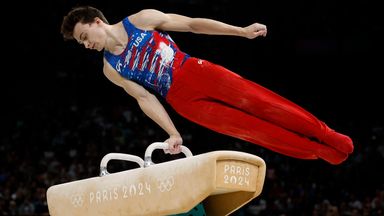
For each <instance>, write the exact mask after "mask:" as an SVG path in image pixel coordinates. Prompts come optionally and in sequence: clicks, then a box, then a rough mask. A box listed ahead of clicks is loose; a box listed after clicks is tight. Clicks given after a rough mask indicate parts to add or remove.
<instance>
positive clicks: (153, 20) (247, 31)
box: [130, 9, 267, 39]
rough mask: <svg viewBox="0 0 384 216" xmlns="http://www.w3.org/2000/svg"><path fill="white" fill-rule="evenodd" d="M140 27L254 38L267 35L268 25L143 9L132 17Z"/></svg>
mask: <svg viewBox="0 0 384 216" xmlns="http://www.w3.org/2000/svg"><path fill="white" fill-rule="evenodd" d="M130 20H131V21H132V22H133V23H134V24H135V25H136V26H137V27H139V28H142V29H147V30H154V29H158V30H162V31H179V32H192V33H196V34H208V35H230V36H240V37H245V38H249V39H253V38H256V37H259V36H264V37H265V36H266V35H267V26H266V25H264V24H261V23H253V24H251V25H248V26H246V27H239V26H234V25H230V24H227V23H224V22H221V21H217V20H213V19H207V18H191V17H187V16H183V15H179V14H173V13H167V14H166V13H163V12H161V11H158V10H154V9H145V10H142V11H140V12H138V13H136V14H134V15H132V16H131V17H130Z"/></svg>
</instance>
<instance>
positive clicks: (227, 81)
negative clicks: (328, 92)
mask: <svg viewBox="0 0 384 216" xmlns="http://www.w3.org/2000/svg"><path fill="white" fill-rule="evenodd" d="M166 31H179V32H193V33H197V34H212V35H232V36H240V37H244V38H249V39H254V38H256V37H260V36H263V37H265V36H266V35H267V27H266V26H265V25H263V24H260V23H254V24H251V25H249V26H246V27H238V26H233V25H230V24H226V23H223V22H220V21H216V20H212V19H204V18H190V17H186V16H182V15H178V14H165V13H163V12H161V11H158V10H154V9H145V10H141V11H139V12H138V13H135V14H132V15H130V16H128V17H126V18H125V19H123V20H122V21H121V22H118V23H116V24H113V25H111V24H109V23H108V21H107V19H106V18H105V17H104V15H103V13H102V12H101V11H100V10H98V9H96V8H93V7H90V6H84V7H77V8H74V9H72V10H71V11H70V12H69V13H68V15H67V16H65V17H64V19H63V23H62V27H61V32H62V34H63V36H64V38H65V39H74V40H76V41H77V42H79V43H80V44H83V45H84V46H85V48H88V49H95V50H97V51H104V74H105V76H106V77H107V78H108V79H109V80H110V81H112V82H113V83H114V84H116V85H118V86H120V87H122V88H123V89H124V90H125V91H126V92H127V93H128V94H129V95H131V96H132V97H134V98H135V99H136V100H137V102H138V104H139V106H140V107H141V109H142V110H143V112H144V113H145V114H146V115H147V116H149V117H150V118H151V119H152V120H153V121H155V122H156V123H157V124H158V125H159V126H161V127H162V128H163V129H164V130H165V131H166V132H167V133H168V134H169V139H167V140H166V141H165V142H167V143H168V144H169V151H170V153H172V154H173V153H178V152H180V145H182V138H181V136H180V133H179V132H178V131H177V129H176V128H175V126H174V124H173V123H172V121H171V119H170V118H169V115H168V114H167V112H166V111H165V109H164V107H163V106H162V104H161V103H160V102H159V101H158V99H157V98H156V97H155V96H154V95H153V94H151V93H150V92H149V91H148V90H147V89H148V88H149V89H152V90H154V91H155V92H157V93H158V94H159V95H160V96H162V97H164V98H165V100H166V101H167V102H168V103H169V104H170V105H171V106H172V107H173V108H174V109H175V111H176V112H178V113H179V114H180V115H182V116H184V117H185V118H187V119H189V120H191V121H193V122H195V123H197V124H200V125H202V126H205V127H207V128H210V129H212V130H214V131H216V132H219V133H222V134H226V135H229V136H233V137H237V138H239V139H242V140H246V141H248V142H251V143H254V144H258V145H261V146H264V147H266V148H268V149H271V150H273V151H276V152H279V153H281V154H284V155H288V156H291V157H295V158H301V159H317V158H322V159H324V160H326V161H328V162H329V163H331V164H340V163H342V162H343V161H344V160H346V158H347V157H348V155H349V154H350V153H352V151H353V143H352V140H351V139H350V138H349V137H348V136H345V135H343V134H340V133H337V132H335V131H334V130H332V129H330V128H329V127H328V126H327V125H326V124H325V123H324V122H322V121H320V120H318V119H317V118H316V117H315V116H313V115H312V114H310V113H309V112H307V111H306V110H304V109H303V108H301V107H299V106H298V105H296V104H294V103H292V102H290V101H288V100H287V99H285V98H283V97H281V96H279V95H277V94H275V93H273V92H272V91H270V90H268V89H265V88H264V87H262V86H260V85H258V84H256V83H254V82H251V81H249V80H246V79H244V78H242V77H241V76H239V75H237V74H235V73H233V72H231V71H229V70H228V69H226V68H224V67H222V66H219V65H216V64H214V63H211V62H209V61H206V60H202V59H198V58H195V57H191V56H189V55H188V54H186V53H184V52H183V51H181V50H180V49H179V48H178V47H177V45H176V44H175V42H174V41H173V40H172V39H171V37H170V36H169V35H168V34H167V33H166Z"/></svg>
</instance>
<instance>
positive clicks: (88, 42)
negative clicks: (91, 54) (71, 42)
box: [73, 20, 107, 51]
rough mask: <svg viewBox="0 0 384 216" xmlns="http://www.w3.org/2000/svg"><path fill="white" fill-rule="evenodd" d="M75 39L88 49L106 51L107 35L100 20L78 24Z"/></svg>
mask: <svg viewBox="0 0 384 216" xmlns="http://www.w3.org/2000/svg"><path fill="white" fill-rule="evenodd" d="M73 37H74V38H75V40H77V42H79V43H80V44H84V47H85V48H87V49H95V50H97V51H101V50H103V49H104V46H105V41H106V38H107V35H106V33H105V31H104V28H103V27H102V22H101V21H100V20H95V22H93V23H87V24H83V23H80V22H78V23H77V24H76V25H75V28H74V30H73Z"/></svg>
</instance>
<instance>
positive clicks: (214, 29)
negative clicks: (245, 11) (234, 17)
mask: <svg viewBox="0 0 384 216" xmlns="http://www.w3.org/2000/svg"><path fill="white" fill-rule="evenodd" d="M189 27H190V29H191V32H193V33H197V34H210V35H232V36H244V28H242V27H238V26H233V25H229V24H226V23H223V22H220V21H216V20H212V19H205V18H194V19H192V20H191V22H190V23H189Z"/></svg>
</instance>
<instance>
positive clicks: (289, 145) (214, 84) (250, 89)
mask: <svg viewBox="0 0 384 216" xmlns="http://www.w3.org/2000/svg"><path fill="white" fill-rule="evenodd" d="M198 62H200V61H199V60H197V59H194V58H192V59H189V60H188V61H187V62H186V63H185V65H184V66H183V69H182V71H177V72H176V74H175V78H174V83H173V85H172V87H171V89H170V91H169V93H168V96H167V101H168V102H169V103H170V104H171V105H172V106H173V108H174V109H175V110H176V111H177V112H179V113H180V114H181V115H183V116H184V117H186V118H188V119H190V120H191V121H194V122H196V123H198V124H201V125H203V126H205V127H207V128H210V129H212V130H215V131H217V132H220V133H223V134H227V135H231V136H234V137H238V138H240V139H243V140H247V141H250V142H252V143H256V144H259V145H262V146H264V147H267V148H269V149H271V150H275V151H278V152H280V153H282V154H286V155H290V156H293V157H298V158H306V159H308V158H316V156H319V157H322V158H323V157H324V156H322V154H323V153H324V152H328V153H327V154H329V155H333V156H332V157H334V159H329V158H328V159H326V160H327V161H330V162H331V163H334V164H336V163H340V162H341V161H343V160H345V158H346V157H347V154H345V153H342V152H339V151H337V150H335V149H333V148H330V147H327V146H325V145H322V144H319V143H316V142H313V141H310V140H309V139H308V137H311V138H312V137H314V138H317V137H321V136H323V133H324V131H325V129H324V127H326V126H325V124H324V123H322V122H320V121H319V120H317V119H316V118H315V117H314V116H313V115H311V114H310V113H308V112H307V111H305V110H304V109H302V108H301V107H299V106H297V105H295V104H294V103H292V102H290V101H288V100H286V99H284V98H282V97H281V96H279V95H277V94H275V93H273V92H271V91H269V90H268V89H265V88H263V87H261V86H260V85H257V84H256V83H253V82H250V81H248V80H245V79H243V78H241V77H240V76H238V75H237V74H234V73H232V72H230V71H228V70H226V69H225V68H223V67H220V66H218V65H214V64H211V63H209V62H206V61H202V62H200V63H198ZM299 134H300V135H299ZM330 152H332V154H331V153H330Z"/></svg>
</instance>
